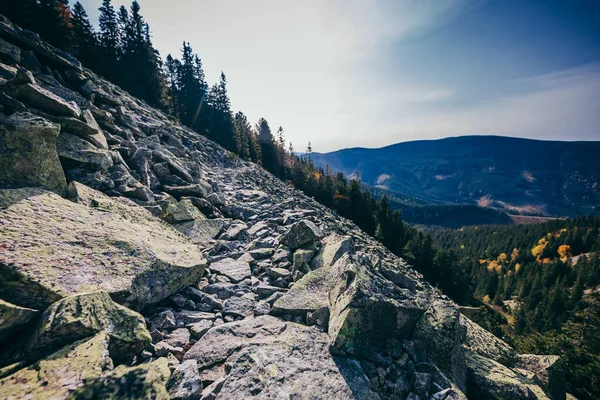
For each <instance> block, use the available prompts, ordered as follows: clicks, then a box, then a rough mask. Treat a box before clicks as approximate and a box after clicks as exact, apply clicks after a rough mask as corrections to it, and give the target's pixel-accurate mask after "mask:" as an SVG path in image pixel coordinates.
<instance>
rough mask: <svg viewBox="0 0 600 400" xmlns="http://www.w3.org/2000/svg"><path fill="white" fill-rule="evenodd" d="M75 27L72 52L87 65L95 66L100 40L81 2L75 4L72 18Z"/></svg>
mask: <svg viewBox="0 0 600 400" xmlns="http://www.w3.org/2000/svg"><path fill="white" fill-rule="evenodd" d="M71 25H72V27H73V40H72V48H71V49H72V50H71V51H72V52H73V55H74V56H76V57H77V58H78V59H79V60H80V61H81V62H82V63H83V64H84V65H85V66H87V67H90V68H92V67H95V66H96V63H97V62H98V60H97V53H98V42H97V40H96V34H95V33H94V28H93V27H92V24H91V23H90V21H89V19H88V15H87V13H86V12H85V9H84V8H83V6H82V5H81V3H80V2H76V3H75V4H74V5H73V16H72V18H71Z"/></svg>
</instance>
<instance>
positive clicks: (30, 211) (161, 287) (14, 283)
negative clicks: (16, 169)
mask: <svg viewBox="0 0 600 400" xmlns="http://www.w3.org/2000/svg"><path fill="white" fill-rule="evenodd" d="M88 190H89V191H90V192H91V193H94V194H95V195H94V198H93V200H92V201H91V202H92V203H93V205H94V207H87V206H85V205H82V204H76V203H73V202H70V201H69V200H65V199H63V198H62V197H60V196H57V195H56V194H54V193H52V192H47V191H43V190H41V189H32V188H26V189H6V190H0V221H2V229H0V246H2V249H3V251H2V252H0V297H1V298H4V299H6V300H7V301H10V302H12V303H14V304H17V305H20V306H25V307H32V308H38V309H40V308H42V309H43V308H46V307H47V306H49V305H50V304H52V303H54V302H55V301H58V300H60V299H61V298H63V297H66V296H69V295H72V294H77V293H82V292H89V291H91V290H104V291H106V292H108V293H109V294H110V295H111V296H112V297H113V298H114V299H115V300H117V301H118V302H119V303H121V304H125V305H128V306H131V307H141V306H144V305H146V304H151V303H155V302H158V301H160V300H162V299H164V298H166V297H168V296H170V295H171V294H173V293H175V292H177V291H178V290H179V289H182V288H184V287H186V286H189V285H191V284H192V283H194V282H197V281H198V280H199V279H200V277H201V275H202V273H203V271H204V265H205V263H206V261H205V258H204V256H203V255H202V253H201V252H200V250H199V249H198V248H197V246H195V245H193V244H191V243H190V242H188V241H187V240H186V239H185V237H183V236H182V235H181V234H180V233H179V232H177V231H175V230H174V229H172V228H171V227H170V226H168V225H166V224H165V223H164V222H162V221H160V220H159V219H157V218H155V217H153V216H152V215H151V214H150V213H149V212H148V211H146V210H145V209H143V208H142V207H139V206H135V205H132V204H129V203H124V202H121V201H118V200H113V199H110V198H108V197H107V196H105V195H103V194H101V193H99V192H95V191H93V190H92V189H89V188H88ZM32 249H35V250H34V251H32Z"/></svg>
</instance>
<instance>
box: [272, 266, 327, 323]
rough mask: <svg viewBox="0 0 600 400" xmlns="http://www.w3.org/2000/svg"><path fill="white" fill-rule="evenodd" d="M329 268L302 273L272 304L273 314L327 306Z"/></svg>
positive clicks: (296, 312) (302, 312)
mask: <svg viewBox="0 0 600 400" xmlns="http://www.w3.org/2000/svg"><path fill="white" fill-rule="evenodd" d="M330 286H331V277H330V268H320V269H318V270H315V271H311V272H309V273H308V274H306V275H304V276H303V277H302V278H301V279H300V280H298V281H297V282H296V283H294V285H293V286H292V287H291V288H290V290H289V291H288V292H287V293H285V294H284V295H283V296H282V297H281V298H279V299H278V300H277V301H276V302H275V304H273V310H272V313H273V315H297V316H302V317H306V315H307V313H309V312H314V311H316V310H318V309H320V308H323V307H325V308H329V288H330Z"/></svg>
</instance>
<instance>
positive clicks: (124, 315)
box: [20, 291, 152, 360]
mask: <svg viewBox="0 0 600 400" xmlns="http://www.w3.org/2000/svg"><path fill="white" fill-rule="evenodd" d="M99 332H106V333H107V334H108V336H109V337H110V350H111V354H112V355H113V358H115V357H116V358H118V359H123V360H128V359H131V358H133V356H134V355H136V354H137V353H139V352H141V351H142V350H143V349H144V348H145V347H147V346H149V345H150V343H151V342H152V339H151V337H150V333H149V332H148V329H146V322H145V321H144V318H143V317H142V316H141V315H140V314H138V313H136V312H135V311H132V310H130V309H128V308H126V307H123V306H121V305H119V304H117V303H115V302H113V301H112V300H111V298H110V296H109V295H108V293H106V292H101V291H98V292H91V293H84V294H77V295H73V296H69V297H65V298H64V299H61V300H59V301H57V302H56V303H54V304H52V305H51V306H50V307H48V309H47V310H46V311H44V313H43V314H42V318H41V319H40V321H39V322H38V324H37V326H36V327H35V329H33V330H32V335H31V337H30V338H29V339H28V340H27V344H26V345H25V346H24V349H23V352H24V353H25V354H24V356H23V357H20V359H29V360H33V359H37V358H39V357H41V356H43V355H46V354H49V353H51V352H52V351H55V350H56V349H58V348H60V347H62V346H64V345H66V344H69V343H72V342H74V341H76V340H80V339H83V338H86V337H89V336H92V335H95V334H97V333H99Z"/></svg>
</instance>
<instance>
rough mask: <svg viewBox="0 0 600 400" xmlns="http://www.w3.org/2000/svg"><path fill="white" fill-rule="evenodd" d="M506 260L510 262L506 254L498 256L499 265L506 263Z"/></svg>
mask: <svg viewBox="0 0 600 400" xmlns="http://www.w3.org/2000/svg"><path fill="white" fill-rule="evenodd" d="M506 260H508V257H507V256H506V253H502V254H500V255H499V256H498V262H499V263H504V262H506Z"/></svg>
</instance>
